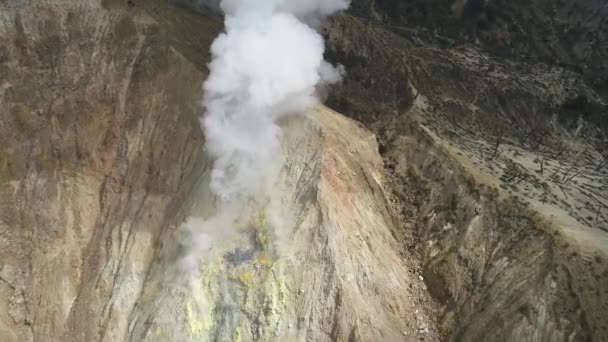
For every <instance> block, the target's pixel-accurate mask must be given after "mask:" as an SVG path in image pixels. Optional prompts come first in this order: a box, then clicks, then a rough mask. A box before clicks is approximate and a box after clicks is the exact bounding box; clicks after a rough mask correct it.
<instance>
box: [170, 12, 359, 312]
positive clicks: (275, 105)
mask: <svg viewBox="0 0 608 342" xmlns="http://www.w3.org/2000/svg"><path fill="white" fill-rule="evenodd" d="M349 2H350V0H223V1H222V2H221V3H220V6H221V9H222V11H223V12H224V14H225V32H224V33H222V34H221V35H220V36H219V37H217V39H216V40H215V42H214V43H213V45H212V46H211V54H212V62H211V63H210V64H209V71H210V74H209V77H208V79H207V81H206V82H205V84H204V91H205V95H204V100H203V104H204V107H205V115H204V117H203V118H202V120H201V124H202V128H203V131H204V135H205V140H206V151H207V153H208V154H209V157H210V158H211V159H212V161H213V167H212V170H211V176H210V183H209V188H210V189H211V191H212V193H213V194H214V195H215V196H216V197H217V199H218V203H217V207H216V208H215V212H214V213H213V216H212V217H210V218H208V219H207V220H204V221H203V220H201V219H198V218H192V219H190V220H189V221H188V222H187V223H186V224H185V225H184V227H183V232H184V233H185V234H186V237H185V238H184V240H183V247H184V249H185V255H184V257H183V259H182V260H181V263H180V266H181V269H182V271H183V272H186V273H188V274H187V277H188V278H189V279H187V280H188V282H189V283H190V286H191V289H195V288H197V286H198V287H200V284H197V281H198V280H197V278H198V274H199V267H200V262H201V259H204V257H205V255H206V253H207V251H208V250H210V249H214V248H215V249H217V248H219V249H227V248H233V247H234V243H232V242H231V241H233V240H235V239H238V233H237V229H236V227H235V226H237V225H243V224H244V225H246V224H247V223H246V222H247V220H248V219H249V218H248V217H246V216H251V215H253V211H254V209H252V208H251V205H250V203H252V202H256V201H257V200H259V199H264V200H267V197H268V196H269V194H270V189H271V186H272V185H273V184H272V183H273V181H274V180H275V179H276V177H277V176H278V173H279V166H280V160H279V159H280V158H279V155H280V154H281V153H280V148H281V141H282V133H283V132H282V129H281V127H280V126H279V124H278V121H279V119H280V118H282V117H285V116H289V115H306V114H307V113H308V112H309V110H310V109H311V108H312V107H313V106H314V105H315V104H316V103H317V102H318V101H319V100H318V96H317V91H318V89H319V88H320V87H321V86H323V85H328V84H331V83H335V82H337V81H339V79H340V77H341V70H340V68H336V67H334V66H332V65H330V64H329V63H327V62H326V61H325V60H324V59H323V53H324V42H323V38H322V36H321V35H320V34H319V33H318V32H317V31H316V30H315V27H317V25H318V24H319V23H320V22H322V20H323V18H325V17H326V16H328V15H331V14H333V13H335V12H337V11H340V10H344V9H346V8H347V7H348V5H349ZM267 203H268V202H267ZM270 203H271V204H270V205H269V206H268V207H267V208H266V215H267V216H268V217H269V221H270V222H271V223H269V224H271V225H281V224H282V222H286V221H289V218H285V217H280V216H281V215H283V213H282V211H283V210H282V208H277V205H276V203H275V204H272V203H274V202H273V201H270ZM269 211H272V212H271V213H269ZM269 214H270V215H269ZM272 222H274V223H272ZM271 228H272V229H275V230H276V229H277V227H271ZM281 235H284V234H280V233H277V234H274V236H281ZM218 245H221V246H219V247H218ZM203 304H204V303H203Z"/></svg>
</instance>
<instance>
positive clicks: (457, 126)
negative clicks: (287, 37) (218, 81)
mask: <svg viewBox="0 0 608 342" xmlns="http://www.w3.org/2000/svg"><path fill="white" fill-rule="evenodd" d="M188 3H192V2H188V1H183V2H182V4H186V5H188ZM598 3H599V2H597V1H596V2H592V1H589V2H583V3H580V4H579V5H577V6H581V5H583V4H587V5H588V7H585V8H582V9H579V10H576V11H574V12H573V13H570V11H566V14H564V15H565V16H566V17H567V19H564V20H566V21H567V22H572V21H576V19H575V18H577V17H580V16H581V15H583V16H584V15H586V14H585V13H587V12H586V11H592V10H593V11H595V10H600V9H601V10H603V9H602V8H601V6H599V5H598ZM550 4H552V5H555V8H557V9H558V12H559V13H562V12H563V9H567V8H569V7H568V6H569V5H567V4H565V3H562V2H553V3H549V2H547V3H546V4H545V3H539V2H534V3H532V2H530V4H528V3H526V4H519V3H518V2H512V3H511V2H509V3H507V2H504V3H499V2H496V1H490V2H489V3H488V5H484V6H481V7H475V6H474V5H475V2H474V1H469V2H466V1H456V2H455V3H454V2H448V1H443V2H440V1H427V2H424V4H423V3H422V2H420V1H408V2H399V3H397V2H394V1H364V0H361V1H355V3H354V8H353V10H352V12H350V13H349V14H345V15H343V16H341V17H339V18H337V20H336V21H335V23H334V24H335V25H334V27H333V29H332V30H331V31H330V32H329V37H328V38H329V50H328V55H330V57H332V58H334V59H335V60H336V61H338V62H341V63H343V64H345V65H346V66H347V68H348V70H349V73H348V76H347V79H346V80H345V82H344V83H343V84H342V86H340V87H339V88H337V89H336V90H335V91H334V92H333V93H332V94H331V95H330V103H332V104H333V105H334V106H336V107H337V108H340V109H341V110H342V111H344V112H345V113H346V114H348V115H350V116H352V117H356V118H358V119H360V120H361V121H363V122H364V123H365V124H366V125H367V126H368V127H369V128H370V129H372V131H373V132H374V133H375V134H376V135H377V136H378V142H376V136H375V135H374V133H372V132H370V131H368V130H367V129H366V128H364V127H363V126H362V125H361V124H359V123H357V122H355V121H352V120H350V119H347V118H345V117H343V116H341V115H340V114H338V113H335V112H333V111H331V110H329V109H327V108H324V107H318V108H316V109H315V111H314V113H312V115H311V118H310V119H309V120H286V121H285V122H283V125H284V127H285V129H286V131H287V134H286V139H285V141H284V146H283V151H282V158H283V159H282V168H281V172H280V176H279V177H278V178H277V182H276V184H275V187H274V189H273V191H272V193H271V194H270V196H269V197H268V198H266V199H265V200H261V201H259V202H256V203H253V204H252V205H251V208H247V210H245V211H244V212H243V217H242V226H240V227H239V231H238V232H237V236H238V237H239V238H238V239H236V240H235V241H234V243H233V244H232V245H231V246H230V248H226V249H225V250H221V251H219V252H218V253H217V255H213V257H208V258H207V259H204V260H203V267H202V268H201V273H200V274H198V275H197V277H196V278H195V279H194V281H193V284H194V286H190V287H187V288H184V287H182V286H181V285H182V281H181V280H182V277H183V274H180V273H178V272H176V262H177V260H178V259H179V257H180V255H181V254H182V253H183V251H182V250H181V247H182V246H181V245H180V244H179V241H180V238H182V235H181V234H182V230H181V227H182V224H183V222H184V220H185V219H186V217H195V218H198V219H201V220H205V219H207V218H209V217H210V216H212V214H213V209H214V199H213V198H212V197H211V195H210V193H209V191H208V189H207V188H206V177H208V175H207V170H208V166H209V161H208V160H207V159H206V158H205V155H204V153H202V147H203V145H204V137H203V136H202V134H201V132H200V130H199V123H198V117H199V115H200V114H201V108H200V99H201V95H202V94H201V85H202V82H203V80H204V79H205V76H206V71H205V65H206V62H207V60H208V56H207V54H208V47H209V45H210V43H211V40H212V39H213V37H215V36H216V34H217V32H219V31H220V30H221V22H220V21H218V20H217V18H215V17H206V16H201V15H199V14H195V13H194V12H192V11H189V10H185V9H184V8H183V7H180V6H172V5H170V3H169V2H166V1H160V0H158V1H147V2H145V3H144V2H141V1H134V2H133V3H132V4H131V5H130V4H129V2H126V1H121V0H103V1H100V2H99V1H93V0H91V1H84V2H83V1H81V2H75V1H44V0H39V1H10V2H9V1H0V143H1V145H0V146H2V147H0V340H2V341H19V342H21V341H45V342H46V341H175V340H185V341H189V340H197V341H198V340H219V341H251V340H264V341H276V340H279V341H361V340H373V341H379V340H386V341H399V340H405V341H410V340H411V341H415V340H416V341H417V340H420V339H421V338H424V339H425V340H429V341H438V340H450V339H454V340H466V341H488V340H512V341H553V340H566V339H568V340H575V341H579V340H580V341H583V340H597V341H601V340H604V339H605V337H606V336H607V335H606V329H608V327H607V326H606V323H605V317H606V314H607V310H606V307H607V304H606V303H607V300H608V293H606V290H605V289H606V288H608V283H607V282H608V270H607V268H606V265H607V263H606V262H607V260H608V252H607V250H606V246H607V245H608V243H607V242H606V241H607V236H606V234H605V233H604V232H603V231H602V229H603V228H602V227H604V225H605V224H606V222H608V212H607V211H606V210H604V209H603V207H599V206H598V205H597V203H596V202H594V201H596V200H595V199H597V201H599V203H604V202H601V201H602V198H604V197H606V195H605V194H606V193H608V190H606V189H607V188H606V186H607V185H606V182H605V179H606V177H605V172H604V173H602V172H603V171H604V169H601V168H598V169H597V170H595V169H596V168H597V165H598V164H597V161H598V160H599V159H598V158H599V157H600V156H601V151H600V149H599V147H600V146H601V142H602V140H601V139H602V137H605V136H604V135H602V134H604V133H605V132H606V130H605V126H602V122H604V121H602V118H604V117H602V116H601V114H600V113H602V109H603V108H605V107H604V106H605V100H604V98H603V97H602V96H603V95H602V93H601V87H598V86H596V84H595V83H593V84H591V83H588V81H589V80H592V79H593V77H591V76H593V75H591V76H590V75H589V74H588V73H585V72H581V71H580V70H574V71H573V70H571V69H572V68H571V66H568V68H570V69H568V68H561V67H555V66H547V65H545V64H537V63H522V58H521V56H520V57H518V53H520V52H522V51H523V52H525V53H526V54H527V55H526V56H528V57H529V58H531V56H537V57H538V58H539V60H542V58H544V57H543V56H545V57H546V56H557V55H559V56H561V57H559V58H558V60H559V61H560V63H566V64H570V63H574V65H583V64H585V63H587V64H591V62H589V61H593V60H595V59H596V58H598V57H597V56H603V55H602V53H603V52H602V50H601V49H599V50H597V49H593V50H592V52H589V51H588V49H586V48H585V47H579V48H576V49H573V48H572V47H571V46H570V45H569V44H568V40H564V39H566V38H564V36H563V35H561V34H557V33H555V34H556V36H555V37H556V38H555V42H556V43H555V44H554V45H555V46H556V48H555V50H552V52H550V53H549V52H547V53H548V55H547V54H545V52H546V51H545V50H543V49H544V47H546V46H547V45H543V44H540V43H539V44H536V43H535V42H536V40H535V39H537V38H538V37H541V36H542V35H533V36H532V38H530V39H531V40H530V39H528V40H527V39H524V38H522V37H521V36H517V34H519V33H521V30H522V27H523V30H528V29H529V30H531V31H534V30H536V29H537V28H538V27H542V25H541V26H538V25H537V24H538V23H539V22H540V20H541V19H542V17H543V13H548V12H546V10H548V9H547V8H548V7H547V6H549V5H550ZM499 5H500V6H499ZM541 5H542V6H545V5H546V6H545V7H547V8H545V7H542V6H541ZM587 5H585V6H587ZM402 6H405V7H402ZM492 6H499V7H498V8H499V9H500V13H501V14H500V15H496V18H498V19H496V21H495V22H492V21H490V22H488V23H487V25H486V24H483V21H484V20H486V21H488V20H489V18H490V17H491V16H492V8H493V7H492ZM541 7H542V8H541ZM403 9H406V11H402V10H403ZM436 9H440V11H439V12H436ZM541 9H542V11H541ZM452 11H454V12H458V13H460V14H459V16H460V19H449V20H446V21H445V22H443V21H438V20H436V19H437V18H448V17H451V16H452V15H453V12H452ZM543 11H544V12H543ZM560 15H561V14H560ZM558 17H559V18H561V17H560V16H556V17H555V18H558ZM484 18H486V19H484ZM507 19H508V20H507ZM603 20H604V19H603V17H602V19H600V20H599V21H598V22H597V23H596V22H595V21H593V20H589V22H590V23H591V24H589V25H591V26H589V27H590V28H593V27H595V28H601V27H602V26H601V25H604V21H603ZM411 23H414V24H415V25H414V26H418V27H415V28H411ZM463 23H464V24H467V23H469V24H471V25H472V26H467V25H463ZM484 25H486V26H484ZM526 25H529V27H528V26H526ZM559 25H562V24H559ZM559 25H558V23H553V24H551V25H549V26H548V27H550V28H551V30H553V31H552V32H559V30H560V29H561V27H562V26H559ZM564 25H565V24H564ZM593 25H596V26H593ZM598 25H599V26H598ZM421 26H423V27H427V29H428V30H427V32H426V33H424V32H423V31H424V30H421V29H419V27H421ZM581 26H582V24H581ZM581 26H576V25H575V26H573V27H574V29H573V30H574V31H573V32H575V31H576V32H578V31H577V30H578V29H579V28H580V27H581ZM434 29H437V31H438V33H441V34H438V35H435V34H434V33H433V30H434ZM452 29H453V30H452ZM501 29H505V30H506V31H505V32H508V33H509V34H510V35H511V34H513V36H511V37H512V43H511V45H509V44H507V45H506V46H508V47H509V48H510V49H511V50H509V51H504V55H501V53H503V52H501V51H503V50H501V49H502V48H504V47H505V45H504V44H506V43H504V41H505V40H500V41H499V42H494V43H492V40H491V37H492V34H494V35H495V34H496V33H497V32H500V30H501ZM450 32H452V33H453V34H454V36H453V37H452V36H450V34H448V33H450ZM518 32H519V33H518ZM534 32H536V31H534ZM581 32H582V31H581ZM585 32H586V31H585ZM594 32H595V31H594ZM573 34H574V33H573ZM580 34H583V33H580V32H579V33H576V34H575V35H574V36H575V37H579V36H580ZM574 36H573V37H574ZM446 37H447V38H446ZM513 37H515V38H513ZM549 37H553V36H552V35H549ZM594 37H595V36H594ZM475 38H478V39H480V40H481V41H482V42H481V43H480V44H465V45H464V46H463V45H458V44H460V43H458V42H461V43H462V42H464V43H467V42H472V41H475ZM516 38H517V42H514V40H515V39H516ZM552 39H553V38H552ZM572 39H575V40H577V41H578V40H579V38H572ZM594 39H598V41H600V42H601V41H605V40H602V39H603V38H602V37H601V33H598V34H597V37H596V38H594ZM492 44H497V45H492ZM501 44H502V45H501ZM560 51H561V52H560ZM575 51H578V52H576V53H575ZM497 55H501V56H503V57H505V56H506V57H508V58H509V59H507V60H503V59H497V58H496V56H497ZM604 60H605V59H604ZM572 61H574V62H572ZM577 63H581V64H577ZM599 65H601V63H600V64H599ZM594 75H595V76H598V75H599V76H598V77H600V76H601V73H595V74H594ZM590 77H591V78H590ZM600 78H601V77H600ZM570 100H572V101H570ZM532 108H534V110H532ZM581 108H583V110H582V112H585V113H588V115H582V114H581V110H580V109H581ZM537 114H538V115H537ZM553 117H556V118H555V120H554V119H553ZM579 117H583V119H584V120H583V124H579V123H578V122H579V119H578V118H579ZM539 118H540V119H545V118H551V120H539ZM505 127H506V128H505ZM539 132H541V133H542V132H548V133H546V134H538V133H539ZM497 136H500V137H501V139H500V140H498V139H496V137H497ZM563 146H567V148H563ZM378 151H380V152H381V155H380V154H379V153H378ZM535 158H536V160H539V162H536V161H534V160H535ZM540 161H542V164H541V163H540ZM600 166H601V164H600ZM536 167H540V170H538V172H537V171H536ZM532 168H534V170H533V169H532ZM566 171H567V172H566ZM554 173H555V174H556V175H558V176H559V177H557V178H555V177H553V176H551V175H552V174H554ZM566 180H567V181H566ZM543 183H545V184H543ZM515 196H517V198H515ZM566 197H567V198H566ZM594 198H595V199H594ZM586 202H587V203H586ZM277 203H281V206H280V207H282V208H284V210H286V211H287V212H288V213H289V215H288V216H289V217H290V218H291V220H289V222H287V223H286V224H284V225H281V224H277V222H276V218H275V217H272V216H271V215H268V213H269V212H272V211H271V210H272V209H273V208H275V207H276V205H277ZM589 203H593V204H594V205H591V204H589ZM419 260H422V263H420V262H419ZM429 292H430V294H432V296H433V297H434V298H435V299H432V298H431V296H430V295H429Z"/></svg>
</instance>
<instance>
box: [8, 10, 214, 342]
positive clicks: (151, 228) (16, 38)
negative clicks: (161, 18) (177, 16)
mask: <svg viewBox="0 0 608 342" xmlns="http://www.w3.org/2000/svg"><path fill="white" fill-rule="evenodd" d="M0 6H1V10H0V12H1V15H0V27H1V29H0V41H1V44H0V46H2V56H3V57H2V58H1V59H0V70H2V73H3V76H2V77H1V78H0V103H1V105H0V111H1V114H0V117H1V119H0V120H1V123H0V130H1V134H0V136H1V138H0V139H2V146H3V147H2V148H1V149H0V155H1V159H0V160H1V162H0V163H1V165H0V179H1V185H0V192H1V195H0V198H1V200H0V213H2V217H1V220H0V245H1V248H0V249H1V251H0V260H1V263H2V265H1V269H2V276H1V279H2V281H0V288H1V290H0V293H1V296H0V298H1V299H0V300H1V302H2V303H3V304H2V305H1V307H2V310H0V322H2V323H0V336H2V338H1V339H2V340H3V341H31V340H35V341H53V340H55V341H59V340H61V341H70V340H73V341H83V340H86V341H93V340H109V341H116V340H120V339H121V338H122V337H124V336H125V335H124V332H125V331H127V328H128V326H129V324H132V323H131V320H132V317H131V315H132V310H133V308H134V307H135V306H138V305H145V303H138V302H137V301H138V297H139V293H140V292H141V291H142V288H143V285H144V283H145V281H146V277H147V274H148V272H149V270H150V267H151V264H152V261H153V260H154V258H155V255H156V253H157V250H158V249H159V248H161V247H162V244H163V240H165V239H167V237H166V236H168V235H167V234H169V232H170V231H171V230H173V229H175V227H176V226H177V225H178V224H180V223H181V217H182V216H181V214H180V213H181V208H182V206H183V204H182V202H183V199H184V198H185V196H186V195H187V194H188V191H189V189H190V188H192V185H193V183H194V181H195V180H196V178H197V176H198V174H199V173H200V171H199V170H200V169H201V168H202V167H204V165H205V161H204V160H203V158H202V154H201V153H200V146H201V144H202V136H201V134H200V131H199V130H198V128H197V115H198V114H199V112H200V107H199V104H198V101H197V99H198V98H199V97H200V91H201V90H200V89H201V84H202V80H203V79H204V76H205V75H204V72H201V70H200V69H198V68H196V67H195V66H194V65H193V64H191V63H189V62H188V60H187V59H186V58H184V57H183V56H182V55H180V54H179V53H177V52H176V51H175V50H174V49H172V48H171V46H170V45H169V44H168V40H169V39H168V37H167V36H166V34H165V33H164V32H163V30H161V29H160V28H159V25H158V24H157V23H156V22H154V20H152V19H151V18H150V17H149V16H145V15H141V14H137V13H129V12H126V11H123V10H120V9H119V10H117V11H113V10H112V11H111V10H107V9H104V8H102V7H101V5H100V4H95V3H93V2H85V3H79V4H75V3H72V2H43V1H41V2H32V3H28V2H19V3H18V4H16V5H15V4H13V3H2V4H1V5H0ZM7 303H8V305H7Z"/></svg>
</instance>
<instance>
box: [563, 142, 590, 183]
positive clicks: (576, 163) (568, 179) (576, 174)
mask: <svg viewBox="0 0 608 342" xmlns="http://www.w3.org/2000/svg"><path fill="white" fill-rule="evenodd" d="M587 149H588V147H585V149H584V150H583V151H581V152H579V153H578V155H577V156H576V159H575V160H574V162H572V165H571V166H570V168H568V170H566V172H564V175H563V177H562V182H564V183H568V182H569V181H571V180H572V179H574V178H575V177H576V176H578V175H579V174H580V173H581V171H580V170H578V171H577V172H576V173H574V175H572V176H571V177H568V174H569V173H570V171H572V170H573V169H574V168H576V167H577V166H578V163H579V162H580V161H581V159H583V158H582V157H583V156H584V155H585V152H587Z"/></svg>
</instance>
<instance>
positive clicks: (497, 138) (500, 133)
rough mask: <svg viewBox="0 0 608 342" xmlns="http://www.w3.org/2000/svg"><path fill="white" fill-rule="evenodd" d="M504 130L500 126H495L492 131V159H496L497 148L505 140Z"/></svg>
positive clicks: (502, 126) (503, 127)
mask: <svg viewBox="0 0 608 342" xmlns="http://www.w3.org/2000/svg"><path fill="white" fill-rule="evenodd" d="M505 133H506V128H505V126H504V125H502V124H498V125H496V129H495V130H494V149H493V152H492V159H495V158H496V157H498V148H499V147H500V145H501V144H502V143H503V140H504V138H505Z"/></svg>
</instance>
